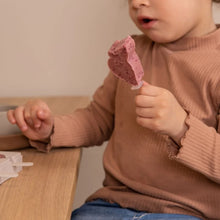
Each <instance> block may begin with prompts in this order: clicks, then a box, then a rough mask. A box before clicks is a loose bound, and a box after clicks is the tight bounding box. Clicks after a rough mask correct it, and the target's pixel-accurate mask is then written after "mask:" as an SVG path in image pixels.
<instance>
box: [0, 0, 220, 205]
mask: <svg viewBox="0 0 220 220" xmlns="http://www.w3.org/2000/svg"><path fill="white" fill-rule="evenodd" d="M214 12H215V13H214V17H215V20H216V22H217V23H220V7H219V6H218V7H214ZM0 31H1V34H0V74H1V80H0V97H6V96H8V97H10V96H42V95H89V96H91V95H92V93H93V91H94V90H95V89H96V88H97V86H99V85H100V83H101V82H102V81H103V79H104V77H105V76H106V75H107V73H108V67H107V64H106V62H107V58H108V57H107V51H108V49H109V47H110V46H111V44H112V43H113V42H114V41H115V40H116V39H121V38H124V37H125V36H127V35H128V34H131V33H138V31H137V29H136V28H135V26H134V25H133V24H132V23H131V21H130V19H129V16H128V13H127V0H110V1H104V0H83V1H76V0H19V1H18V0H10V1H9V0H0ZM104 148H105V144H104V145H103V147H95V148H88V149H86V150H84V152H83V158H82V162H81V168H80V175H79V181H78V187H77V192H76V197H75V203H74V208H76V207H78V206H79V205H80V204H82V203H83V202H84V200H85V199H86V197H87V196H88V195H89V194H91V193H92V192H94V191H95V190H96V189H97V188H99V187H100V186H101V184H102V180H103V176H104V173H103V170H102V153H103V150H104Z"/></svg>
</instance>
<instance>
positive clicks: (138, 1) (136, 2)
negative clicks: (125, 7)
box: [131, 0, 150, 8]
mask: <svg viewBox="0 0 220 220" xmlns="http://www.w3.org/2000/svg"><path fill="white" fill-rule="evenodd" d="M131 5H132V7H134V8H140V7H141V6H147V7H148V6H149V5H150V0H131Z"/></svg>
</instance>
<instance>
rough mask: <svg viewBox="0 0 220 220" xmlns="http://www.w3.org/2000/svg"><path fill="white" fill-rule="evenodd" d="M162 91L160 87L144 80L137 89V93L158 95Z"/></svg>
mask: <svg viewBox="0 0 220 220" xmlns="http://www.w3.org/2000/svg"><path fill="white" fill-rule="evenodd" d="M162 91H163V89H162V88H160V87H156V86H153V85H150V84H149V83H146V82H144V83H143V86H142V87H141V88H140V90H139V94H142V95H147V96H158V95H160V94H161V93H162Z"/></svg>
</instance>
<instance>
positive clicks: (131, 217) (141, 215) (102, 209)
mask: <svg viewBox="0 0 220 220" xmlns="http://www.w3.org/2000/svg"><path fill="white" fill-rule="evenodd" d="M71 220H200V219H198V218H196V217H193V216H189V215H179V214H158V213H146V212H140V211H135V210H133V209H125V208H121V207H120V206H119V205H118V204H115V203H114V204H111V203H108V202H105V201H103V200H100V199H98V200H95V201H92V202H88V203H85V204H84V205H83V206H81V207H80V208H78V209H76V210H74V211H73V212H72V216H71Z"/></svg>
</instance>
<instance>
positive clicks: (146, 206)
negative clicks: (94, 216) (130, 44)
mask: <svg viewBox="0 0 220 220" xmlns="http://www.w3.org/2000/svg"><path fill="white" fill-rule="evenodd" d="M134 39H135V42H136V51H137V53H138V55H139V57H140V59H141V62H142V64H143V68H144V72H145V75H144V80H145V81H146V82H148V83H150V84H152V85H155V86H158V87H162V88H165V89H168V90H169V91H170V92H172V93H173V94H174V95H175V97H176V99H177V100H178V101H179V103H180V104H181V105H182V106H183V108H184V109H185V110H186V111H187V113H188V117H187V119H186V124H187V126H188V130H187V132H186V133H185V135H184V137H183V138H182V139H181V146H177V145H176V144H175V143H174V142H173V141H172V140H171V139H170V138H169V137H168V136H166V135H161V134H158V133H155V132H153V131H151V130H149V129H146V128H144V127H141V126H140V125H138V124H137V123H136V114H135V103H134V98H135V95H136V94H137V91H134V90H131V89H130V85H128V84H127V83H126V82H124V81H122V80H119V79H117V78H116V77H115V76H114V75H113V74H112V73H111V72H110V73H109V75H108V76H107V77H106V79H105V81H104V83H103V85H102V86H101V87H99V88H98V89H97V91H96V92H95V94H94V96H93V101H92V102H91V104H90V105H89V106H88V108H86V109H80V110H78V111H76V112H75V113H73V114H71V115H66V116H59V117H56V118H55V128H54V134H53V135H52V136H51V143H50V144H49V145H48V146H47V149H49V148H50V147H51V146H53V147H59V146H75V147H78V146H92V145H100V144H102V143H103V142H104V141H106V140H109V142H108V145H107V148H106V150H105V153H104V161H103V162H104V169H105V174H106V176H105V180H104V186H103V188H101V189H99V190H98V191H97V192H95V193H94V194H93V195H91V196H90V197H89V198H88V201H89V200H93V199H96V198H102V199H105V200H107V201H110V202H116V203H118V204H120V205H121V206H122V207H129V208H133V209H137V210H143V211H147V212H155V213H158V212H159V213H180V214H189V215H194V216H197V217H200V218H201V219H216V220H217V219H218V220H219V219H220V134H219V133H220V29H218V30H217V31H215V32H213V33H211V34H209V35H207V36H203V37H199V38H187V39H181V40H179V41H177V42H175V43H170V44H165V45H162V44H158V43H154V42H152V41H150V40H149V39H147V38H146V37H145V36H143V35H140V36H135V37H134Z"/></svg>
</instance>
